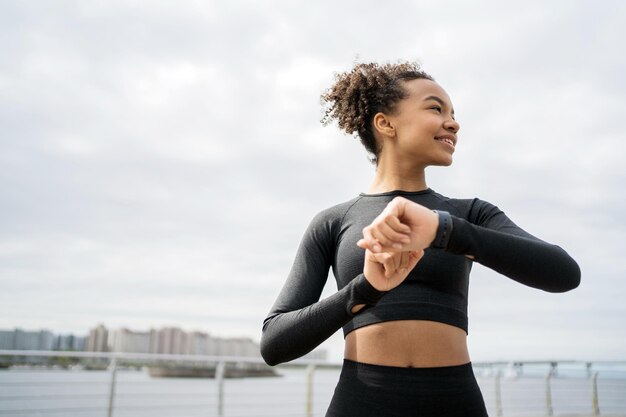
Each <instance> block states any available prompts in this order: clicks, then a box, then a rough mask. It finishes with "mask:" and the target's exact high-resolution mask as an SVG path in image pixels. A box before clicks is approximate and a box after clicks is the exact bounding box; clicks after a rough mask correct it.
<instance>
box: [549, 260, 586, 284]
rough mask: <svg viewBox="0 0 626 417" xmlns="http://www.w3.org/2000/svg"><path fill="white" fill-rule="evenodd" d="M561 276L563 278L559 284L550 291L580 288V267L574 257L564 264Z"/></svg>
mask: <svg viewBox="0 0 626 417" xmlns="http://www.w3.org/2000/svg"><path fill="white" fill-rule="evenodd" d="M559 276H560V277H561V279H560V280H559V285H556V286H554V287H553V288H551V289H549V290H548V291H549V292H554V293H562V292H568V291H571V290H573V289H576V288H578V286H579V285H580V276H581V272H580V267H579V266H578V264H577V263H576V261H574V260H573V259H572V258H569V262H568V264H567V265H564V266H563V269H562V270H561V271H560V273H559Z"/></svg>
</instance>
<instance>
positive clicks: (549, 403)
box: [546, 366, 554, 416]
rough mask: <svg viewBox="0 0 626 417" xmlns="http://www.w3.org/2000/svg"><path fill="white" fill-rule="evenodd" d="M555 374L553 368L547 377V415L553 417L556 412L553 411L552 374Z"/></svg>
mask: <svg viewBox="0 0 626 417" xmlns="http://www.w3.org/2000/svg"><path fill="white" fill-rule="evenodd" d="M553 372H554V368H553V367H552V366H551V367H550V370H549V371H548V374H547V375H546V415H547V416H552V415H554V410H553V409H552V387H551V380H552V373H553Z"/></svg>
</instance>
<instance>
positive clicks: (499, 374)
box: [495, 369, 502, 417]
mask: <svg viewBox="0 0 626 417" xmlns="http://www.w3.org/2000/svg"><path fill="white" fill-rule="evenodd" d="M501 379H502V370H501V369H498V372H496V381H495V382H496V384H495V385H496V416H497V417H502V391H501V389H500V380H501Z"/></svg>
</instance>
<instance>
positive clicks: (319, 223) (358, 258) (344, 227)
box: [261, 189, 580, 365]
mask: <svg viewBox="0 0 626 417" xmlns="http://www.w3.org/2000/svg"><path fill="white" fill-rule="evenodd" d="M396 196H403V197H405V198H407V199H409V200H411V201H414V202H416V203H419V204H421V205H423V206H425V207H428V208H430V209H436V210H442V211H448V212H449V213H450V214H451V215H452V222H453V231H452V235H451V237H450V241H449V242H448V246H447V248H445V250H442V249H433V248H429V249H427V250H426V253H425V255H424V257H423V258H422V259H421V260H420V261H419V263H418V264H417V266H416V267H415V268H414V269H413V270H412V271H411V272H410V273H409V276H408V277H407V278H406V280H405V281H404V282H403V283H402V284H400V285H399V286H398V287H396V288H394V289H393V290H391V291H389V292H381V291H378V290H376V289H375V288H374V287H373V286H372V285H371V284H369V282H368V281H367V280H366V279H365V277H364V276H363V262H364V253H365V251H364V250H363V249H361V248H359V247H358V246H357V245H356V242H357V241H358V240H359V239H360V238H361V237H362V230H363V228H364V227H365V226H367V225H369V224H370V223H371V222H372V221H373V220H374V218H375V217H376V216H378V214H380V212H381V211H382V210H383V209H384V208H385V207H386V206H387V204H388V203H389V202H390V201H391V200H392V199H393V198H394V197H396ZM465 255H472V256H473V257H474V261H475V262H479V263H481V264H482V265H485V266H487V267H489V268H491V269H493V270H495V271H497V272H499V273H501V274H503V275H506V276H508V277H509V278H512V279H514V280H516V281H518V282H520V283H522V284H525V285H528V286H531V287H535V288H539V289H542V290H545V291H549V292H564V291H568V290H571V289H573V288H576V287H577V286H578V284H579V283H580V269H579V267H578V264H577V263H576V262H575V261H574V260H573V259H572V258H571V257H570V256H569V255H568V254H567V253H566V252H565V251H564V250H563V249H561V248H560V247H558V246H555V245H552V244H549V243H546V242H544V241H542V240H540V239H538V238H536V237H534V236H532V235H530V234H528V233H527V232H525V231H524V230H522V229H520V228H519V227H518V226H516V225H515V224H514V223H513V222H512V221H511V220H510V219H509V218H508V217H507V216H506V215H505V214H504V213H503V212H502V211H500V209H498V208H497V207H496V206H494V205H492V204H490V203H488V202H486V201H482V200H479V199H471V200H461V199H451V198H447V197H444V196H442V195H440V194H438V193H436V192H434V191H433V190H431V189H427V190H424V191H418V192H403V191H394V192H389V193H383V194H361V195H360V196H359V197H357V198H354V199H352V200H350V201H347V202H345V203H342V204H339V205H336V206H334V207H331V208H329V209H326V210H324V211H322V212H321V213H319V214H318V215H317V216H315V218H314V219H313V220H312V222H311V224H310V225H309V227H308V229H307V231H306V233H305V234H304V237H303V238H302V242H301V243H300V247H299V248H298V252H297V255H296V258H295V262H294V264H293V266H292V268H291V272H290V273H289V276H288V278H287V281H286V283H285V285H284V287H283V289H282V291H281V292H280V294H279V296H278V299H277V300H276V302H275V303H274V306H273V307H272V309H271V311H270V313H269V315H268V317H267V318H266V319H265V321H264V322H263V336H262V338H261V354H262V356H263V358H264V359H265V361H266V362H267V363H268V364H270V365H275V364H278V363H281V362H286V361H290V360H293V359H296V358H298V357H300V356H302V355H304V354H306V353H308V352H310V351H311V350H313V349H314V348H315V347H317V346H318V345H319V344H321V343H322V342H323V341H324V340H326V339H327V338H329V337H330V336H331V335H332V334H333V333H334V332H335V331H337V330H338V329H339V328H340V327H342V326H343V331H344V336H345V335H346V334H348V333H349V332H350V331H352V330H354V329H356V328H359V327H362V326H367V325H369V324H373V323H379V322H383V321H390V320H411V319H413V320H431V321H437V322H442V323H447V324H451V325H453V326H456V327H459V328H462V329H464V330H465V331H466V332H467V327H468V326H467V324H468V323H467V321H468V320H467V294H468V285H469V273H470V270H471V268H472V262H473V261H471V260H470V259H468V258H467V257H466V256H465ZM330 267H332V269H333V275H334V276H335V278H336V280H337V288H338V291H337V292H336V293H335V294H333V295H331V296H329V297H327V298H325V299H323V300H321V301H320V295H321V293H322V290H323V288H324V285H325V283H326V280H327V277H328V270H329V268H330ZM357 304H366V307H365V308H363V309H362V310H361V311H359V312H358V313H356V314H353V313H351V309H352V307H353V306H355V305H357Z"/></svg>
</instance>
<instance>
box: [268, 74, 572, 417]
mask: <svg viewBox="0 0 626 417" xmlns="http://www.w3.org/2000/svg"><path fill="white" fill-rule="evenodd" d="M322 99H323V100H324V101H325V102H326V104H327V107H326V115H325V122H329V121H332V120H336V121H337V122H338V125H339V127H340V128H341V129H343V130H344V131H346V132H347V133H350V134H351V133H355V132H356V133H357V134H358V136H359V138H360V139H361V142H362V143H363V145H364V146H365V148H366V149H367V151H369V152H370V153H371V155H372V158H373V161H374V162H375V164H376V174H375V177H374V181H373V182H372V184H371V186H370V188H369V190H368V192H367V193H362V194H360V195H359V196H357V197H356V198H354V199H352V200H350V201H347V202H345V203H342V204H338V205H336V206H334V207H331V208H329V209H326V210H324V211H322V212H321V213H319V214H318V215H317V216H316V217H315V218H314V219H313V221H312V222H311V224H310V226H309V228H308V230H307V231H306V233H305V235H304V237H303V239H302V242H301V244H300V247H299V249H298V252H297V256H296V259H295V262H294V265H293V267H292V269H291V272H290V274H289V276H288V279H287V281H286V283H285V285H284V287H283V289H282V291H281V293H280V295H279V296H278V299H277V300H276V303H275V304H274V306H273V308H272V310H271V312H270V314H269V315H268V317H267V318H266V319H265V321H264V325H263V338H262V341H261V353H262V355H263V358H264V359H265V361H266V362H267V363H268V364H270V365H275V364H278V363H281V362H285V361H289V360H292V359H295V358H298V357H300V356H302V355H304V354H306V353H307V352H309V351H311V350H312V349H314V348H315V347H316V346H318V345H319V344H320V343H322V342H323V341H324V340H326V339H327V338H328V337H330V336H331V335H332V334H333V333H334V332H335V331H336V330H338V329H339V328H340V327H343V331H344V335H345V356H344V357H345V359H344V366H343V368H342V372H341V376H340V379H339V383H338V385H337V387H336V389H335V393H334V396H333V399H332V401H331V404H330V407H329V409H328V412H327V416H472V417H480V416H486V415H487V412H486V410H485V405H484V401H483V399H482V395H481V393H480V390H479V388H478V385H477V383H476V380H475V378H474V374H473V372H472V368H471V363H470V358H469V354H468V349H467V341H466V338H467V292H468V283H469V272H470V269H471V267H472V263H473V262H479V263H481V264H483V265H485V266H487V267H489V268H492V269H494V270H495V271H497V272H499V273H501V274H503V275H506V276H508V277H509V278H512V279H514V280H516V281H518V282H520V283H522V284H525V285H528V286H531V287H535V288H539V289H543V290H545V291H550V292H564V291H568V290H571V289H573V288H576V287H577V286H578V284H579V282H580V269H579V268H578V265H577V264H576V262H575V261H574V260H573V259H572V258H571V257H570V256H569V255H568V254H567V253H566V252H565V251H564V250H562V249H561V248H559V247H558V246H555V245H552V244H549V243H546V242H544V241H542V240H540V239H538V238H536V237H534V236H532V235H530V234H528V233H527V232H525V231H524V230H522V229H520V228H519V227H518V226H516V225H515V224H514V223H513V222H512V221H511V220H510V219H509V218H508V217H507V216H506V215H505V214H504V213H503V212H502V211H500V210H499V209H498V208H497V207H496V206H494V205H492V204H490V203H488V202H485V201H482V200H479V199H453V198H448V197H444V196H443V195H441V194H438V193H436V192H435V191H433V190H432V189H430V188H428V186H427V185H426V179H425V174H424V171H425V169H426V167H428V166H431V165H438V166H448V165H450V164H451V163H452V155H453V153H454V150H455V146H456V143H457V133H458V131H459V124H458V122H457V121H456V120H455V119H454V109H453V107H452V103H451V101H450V98H449V97H448V95H447V94H446V92H445V91H444V90H443V89H442V88H441V87H440V86H439V85H438V84H437V83H436V82H435V81H434V80H433V78H432V77H430V76H429V75H427V74H426V73H424V72H422V71H421V70H420V68H419V67H418V66H417V65H415V64H412V63H399V64H386V65H378V64H357V65H356V66H355V67H354V68H353V69H352V70H351V71H349V72H346V73H343V74H339V75H337V77H336V82H335V84H334V85H333V86H332V87H331V88H330V89H329V90H328V91H327V92H326V93H325V94H324V95H323V96H322ZM330 267H332V269H333V274H334V276H335V278H336V280H337V286H338V292H337V293H335V294H333V295H331V296H330V297H328V298H325V299H323V300H320V294H321V292H322V289H323V287H324V284H325V282H326V278H327V274H328V269H329V268H330Z"/></svg>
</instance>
